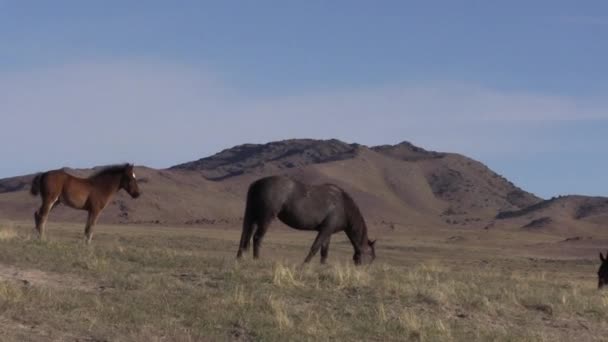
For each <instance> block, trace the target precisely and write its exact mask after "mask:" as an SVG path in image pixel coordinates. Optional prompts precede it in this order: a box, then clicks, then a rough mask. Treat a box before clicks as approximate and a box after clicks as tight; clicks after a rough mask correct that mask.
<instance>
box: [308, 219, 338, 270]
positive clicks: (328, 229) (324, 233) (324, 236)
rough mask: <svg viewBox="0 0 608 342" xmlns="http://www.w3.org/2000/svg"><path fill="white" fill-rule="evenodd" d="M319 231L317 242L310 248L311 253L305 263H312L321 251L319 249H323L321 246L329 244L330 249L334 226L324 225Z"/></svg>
mask: <svg viewBox="0 0 608 342" xmlns="http://www.w3.org/2000/svg"><path fill="white" fill-rule="evenodd" d="M317 230H318V231H319V234H317V238H316V239H315V242H313V243H312V247H310V252H309V253H308V255H307V256H306V259H304V262H305V263H307V262H310V260H312V258H313V257H314V256H315V254H317V252H318V251H319V248H321V246H323V245H325V244H326V243H327V246H328V247H329V239H330V237H331V234H332V232H333V226H332V225H330V224H327V223H322V224H321V225H320V226H319V228H318V229H317Z"/></svg>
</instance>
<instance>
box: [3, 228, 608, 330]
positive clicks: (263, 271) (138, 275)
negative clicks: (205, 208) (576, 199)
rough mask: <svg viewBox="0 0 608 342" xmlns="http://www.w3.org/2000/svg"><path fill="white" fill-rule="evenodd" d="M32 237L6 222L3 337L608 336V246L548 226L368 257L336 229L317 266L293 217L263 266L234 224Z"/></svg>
mask: <svg viewBox="0 0 608 342" xmlns="http://www.w3.org/2000/svg"><path fill="white" fill-rule="evenodd" d="M228 228H230V227H228ZM32 233H33V232H32V229H31V223H19V222H0V332H1V333H2V337H1V339H2V340H3V341H287V340H294V341H299V340H302V341H324V340H341V341H404V340H411V341H472V340H480V341H559V340H561V341H573V340H576V341H594V340H597V341H601V340H606V339H607V338H608V294H605V293H604V292H600V291H598V290H597V289H596V278H595V272H596V268H597V266H598V262H597V261H596V260H595V259H594V258H596V254H595V252H594V251H592V250H591V249H589V251H588V257H581V256H580V255H586V254H585V253H587V252H585V251H586V249H585V248H582V247H581V248H579V249H577V248H574V247H572V248H570V247H567V248H566V247H564V245H559V244H555V247H542V248H540V247H539V248H534V247H533V246H553V245H552V243H553V242H555V240H556V238H555V237H552V236H546V235H542V234H532V233H525V234H524V233H522V234H524V235H521V234H515V233H509V232H479V231H465V230H463V231H456V230H446V231H433V232H425V231H402V232H389V233H386V234H384V235H382V236H381V238H380V241H379V242H378V250H377V253H378V259H377V261H376V262H375V263H374V264H373V265H371V266H368V267H354V266H353V265H351V262H350V261H351V257H352V250H351V247H350V245H349V244H348V242H347V241H346V239H345V238H343V237H342V236H338V235H336V236H335V237H334V239H333V240H332V247H331V249H330V257H329V264H328V265H319V264H318V260H315V262H314V263H313V264H311V265H306V266H303V265H302V264H301V261H302V260H303V258H304V256H305V255H306V253H307V250H308V247H309V245H310V243H311V242H312V240H313V238H314V235H312V234H310V233H301V232H297V231H287V230H283V229H281V228H275V229H273V230H271V231H270V232H269V233H268V235H267V239H266V241H265V243H264V247H263V250H262V259H263V260H261V261H258V262H256V261H253V260H250V258H247V259H246V260H244V261H242V262H236V261H235V260H234V255H235V252H236V248H237V241H238V238H239V234H240V232H239V231H238V230H237V229H234V227H232V229H226V227H217V228H177V227H173V228H159V227H141V226H137V227H133V226H99V227H98V228H97V234H96V236H95V238H94V240H93V245H92V246H89V247H87V246H85V245H84V243H83V239H82V225H73V224H57V223H51V224H50V226H49V240H48V241H45V242H40V241H37V240H36V239H33V238H32ZM568 248H570V249H568ZM564 250H566V252H565V255H569V254H568V252H571V254H572V255H573V256H572V257H563V258H557V257H555V256H554V255H557V254H559V253H562V254H564Z"/></svg>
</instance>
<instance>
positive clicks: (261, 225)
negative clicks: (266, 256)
mask: <svg viewBox="0 0 608 342" xmlns="http://www.w3.org/2000/svg"><path fill="white" fill-rule="evenodd" d="M271 221H272V219H267V220H264V221H262V222H258V225H257V226H258V227H257V229H256V230H255V234H253V258H254V259H258V258H259V257H260V246H261V245H262V240H263V239H264V235H265V234H266V231H267V230H268V226H270V222H271Z"/></svg>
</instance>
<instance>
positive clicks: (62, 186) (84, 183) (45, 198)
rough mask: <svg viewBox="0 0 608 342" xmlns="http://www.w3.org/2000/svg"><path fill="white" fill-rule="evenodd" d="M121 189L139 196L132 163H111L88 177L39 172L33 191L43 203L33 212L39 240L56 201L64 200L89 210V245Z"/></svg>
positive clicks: (73, 205)
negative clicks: (111, 202) (103, 215)
mask: <svg viewBox="0 0 608 342" xmlns="http://www.w3.org/2000/svg"><path fill="white" fill-rule="evenodd" d="M120 189H124V190H125V191H126V192H127V193H129V195H131V197H133V198H137V197H139V195H140V192H139V186H138V185H137V180H136V179H135V172H134V171H133V165H132V164H124V165H115V166H109V167H106V168H103V169H101V170H100V171H98V172H96V173H94V174H93V175H92V176H90V177H88V178H78V177H74V176H72V175H70V174H68V173H66V172H65V171H63V170H53V171H47V172H45V173H41V174H38V175H37V176H36V177H35V178H34V180H33V181H32V187H31V189H30V193H31V194H32V195H33V196H38V195H40V197H42V205H41V206H40V209H38V210H37V211H36V212H35V213H34V219H35V221H36V230H37V231H38V234H39V236H40V239H44V230H45V225H46V220H47V217H48V215H49V212H50V211H51V209H53V208H54V207H55V206H56V205H57V204H59V203H63V204H65V205H67V206H69V207H72V208H74V209H81V210H86V211H88V212H89V217H88V219H87V224H86V227H85V231H84V233H85V241H86V243H87V244H90V243H91V239H92V238H93V226H95V223H96V222H97V218H98V217H99V214H100V213H101V211H102V210H103V208H105V207H106V205H107V204H108V202H109V201H110V198H111V197H112V196H113V195H114V194H115V193H116V192H118V191H119V190H120Z"/></svg>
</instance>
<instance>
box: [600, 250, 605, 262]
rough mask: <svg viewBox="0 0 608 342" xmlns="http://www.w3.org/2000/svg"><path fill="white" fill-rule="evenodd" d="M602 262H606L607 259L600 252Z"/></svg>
mask: <svg viewBox="0 0 608 342" xmlns="http://www.w3.org/2000/svg"><path fill="white" fill-rule="evenodd" d="M600 260H602V262H604V261H606V259H605V258H604V255H603V254H602V252H600Z"/></svg>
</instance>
